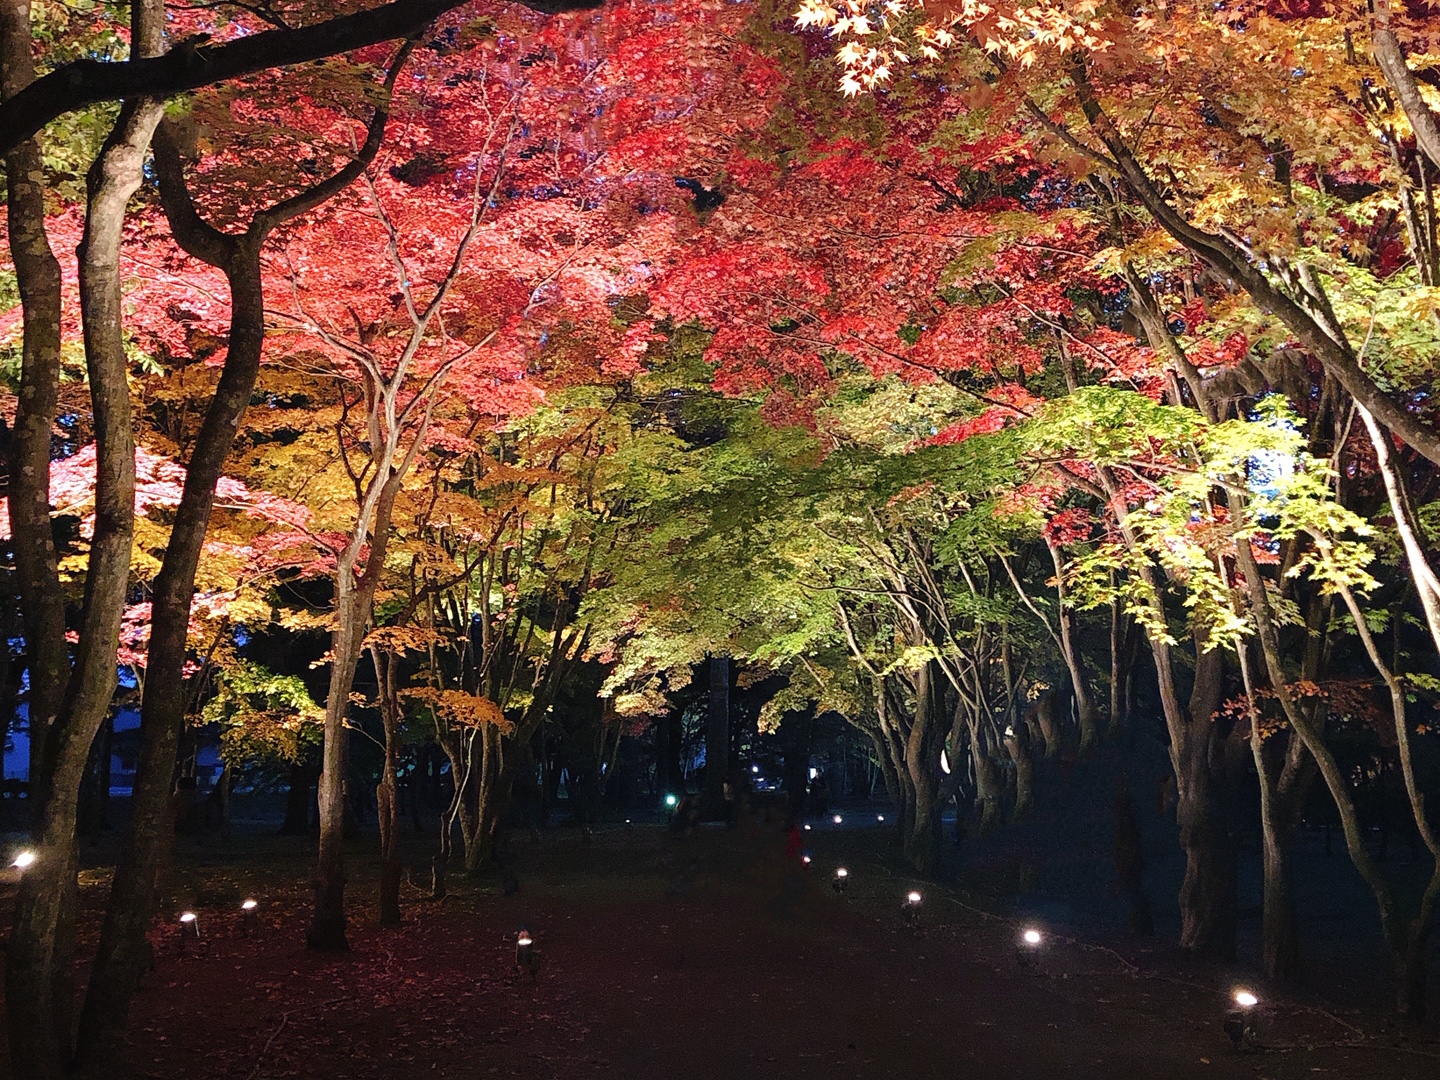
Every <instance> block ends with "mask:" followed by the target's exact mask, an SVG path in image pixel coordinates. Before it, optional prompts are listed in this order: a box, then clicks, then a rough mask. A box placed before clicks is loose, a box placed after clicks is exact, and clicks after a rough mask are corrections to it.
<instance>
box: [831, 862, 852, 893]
mask: <svg viewBox="0 0 1440 1080" xmlns="http://www.w3.org/2000/svg"><path fill="white" fill-rule="evenodd" d="M830 884H831V885H832V886H833V887H834V889H835V891H836V892H837V893H839V894H840V895H841V896H844V895H845V890H846V889H847V888H848V887H849V885H850V871H849V870H846V869H845V867H843V866H842V867H839V868H838V869H837V870H836V871H835V877H834V879H833V880H832V881H831V882H830Z"/></svg>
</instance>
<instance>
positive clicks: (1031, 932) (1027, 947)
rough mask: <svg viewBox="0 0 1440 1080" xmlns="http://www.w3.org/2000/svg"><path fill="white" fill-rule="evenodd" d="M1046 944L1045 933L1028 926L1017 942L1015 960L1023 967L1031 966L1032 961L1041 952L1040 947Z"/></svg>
mask: <svg viewBox="0 0 1440 1080" xmlns="http://www.w3.org/2000/svg"><path fill="white" fill-rule="evenodd" d="M1044 944H1045V935H1044V934H1042V933H1040V931H1039V930H1036V929H1035V928H1034V927H1033V926H1031V927H1027V928H1026V929H1025V930H1024V931H1023V932H1022V933H1021V935H1020V938H1019V940H1018V941H1016V942H1015V962H1016V963H1017V964H1019V965H1020V966H1021V967H1029V966H1030V962H1031V961H1032V960H1034V959H1035V957H1036V956H1038V955H1039V953H1040V947H1041V946H1042V945H1044Z"/></svg>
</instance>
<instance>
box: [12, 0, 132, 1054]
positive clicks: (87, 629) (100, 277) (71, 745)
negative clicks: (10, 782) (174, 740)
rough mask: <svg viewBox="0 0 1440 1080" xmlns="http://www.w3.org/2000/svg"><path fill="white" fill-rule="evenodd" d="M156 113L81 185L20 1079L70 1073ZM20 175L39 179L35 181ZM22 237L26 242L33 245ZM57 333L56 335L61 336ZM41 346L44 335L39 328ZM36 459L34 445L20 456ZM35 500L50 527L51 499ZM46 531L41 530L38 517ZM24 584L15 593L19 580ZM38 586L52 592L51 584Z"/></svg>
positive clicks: (126, 126)
mask: <svg viewBox="0 0 1440 1080" xmlns="http://www.w3.org/2000/svg"><path fill="white" fill-rule="evenodd" d="M157 5H158V0H154V2H153V3H146V4H144V5H141V4H137V5H136V6H135V8H134V10H133V12H132V17H133V20H134V26H133V32H134V36H135V39H136V48H137V49H143V48H145V47H146V46H147V44H150V43H153V42H158V34H159V29H158V24H156V23H155V22H154V14H155V11H156V9H157ZM22 15H26V16H28V5H23V6H21V5H13V4H12V5H10V6H9V7H7V18H6V51H7V53H8V52H9V51H10V50H11V49H12V48H13V47H16V46H17V45H18V44H19V42H17V40H16V38H17V30H18V29H19V28H18V27H17V26H16V25H15V24H14V20H15V19H17V18H18V17H20V16H22ZM25 30H26V32H25V34H24V38H23V39H22V41H23V40H25V39H28V25H27V27H26V28H25ZM159 117H160V106H159V105H158V104H156V103H152V102H147V101H141V102H131V103H127V104H126V105H125V106H124V107H123V108H122V109H121V113H120V117H119V119H118V120H117V121H116V124H115V127H114V128H113V130H112V131H111V132H110V135H109V136H108V137H107V139H106V141H105V144H104V146H103V147H102V149H101V151H100V154H99V156H98V157H97V159H96V161H95V163H94V165H93V166H92V167H91V170H90V173H89V175H88V177H87V189H88V190H87V207H86V221H85V231H84V235H83V237H82V240H81V244H80V249H79V251H78V259H79V264H80V304H81V322H82V327H83V331H84V338H85V361H86V370H87V374H88V376H89V382H90V395H91V402H92V406H93V410H94V425H95V444H96V488H95V517H94V521H95V523H94V530H93V533H92V535H91V540H90V554H89V558H88V565H87V574H86V579H85V599H84V606H83V609H82V614H81V626H80V639H79V644H78V646H77V649H76V658H75V664H74V667H73V669H72V670H71V672H70V678H69V682H68V685H67V687H66V691H65V698H64V703H63V704H62V706H61V709H60V713H59V715H58V716H57V718H56V719H55V721H54V722H53V724H52V725H51V728H50V730H49V731H48V732H47V733H46V735H45V746H44V750H43V755H42V759H41V768H40V770H39V772H38V773H37V774H34V776H33V777H32V779H38V781H39V795H40V798H39V800H38V803H37V805H38V807H39V813H40V817H41V825H40V833H39V837H38V842H37V844H36V854H37V862H36V865H35V866H34V867H32V868H31V870H30V871H29V872H27V873H26V874H25V876H24V877H23V878H22V879H21V882H20V888H19V894H18V896H17V898H16V904H15V921H14V924H13V929H12V931H11V939H10V947H9V949H8V952H7V962H6V999H7V1018H8V1021H9V1027H10V1042H11V1057H12V1066H13V1067H14V1069H15V1070H16V1072H17V1074H18V1075H21V1076H26V1077H27V1078H28V1077H33V1078H34V1080H48V1078H50V1077H58V1076H59V1075H60V1074H61V1073H62V1071H63V1070H64V1069H65V1068H66V1067H67V1065H68V1064H69V1061H70V1057H71V1053H72V1049H73V1037H72V1026H71V1017H72V1010H73V971H74V945H75V928H74V917H75V909H76V898H77V888H78V885H77V881H76V868H77V854H76V839H75V832H76V825H77V813H78V802H79V793H80V784H81V781H82V779H83V776H84V772H85V766H86V764H87V762H88V760H89V756H90V747H91V744H92V743H93V742H94V738H95V734H96V732H97V731H98V730H99V727H100V724H101V723H102V722H103V720H104V718H105V715H106V713H107V711H108V709H109V706H110V700H111V697H112V696H113V693H114V689H115V682H116V668H115V653H116V649H117V647H118V644H119V635H120V619H121V615H122V613H123V610H124V604H125V593H126V589H127V587H128V585H129V580H130V549H131V542H132V537H133V534H134V517H135V448H134V442H133V436H132V433H131V425H130V388H129V384H128V378H127V376H128V371H127V368H128V364H127V360H126V356H125V339H124V327H123V322H122V318H123V310H122V300H121V282H120V272H119V259H120V242H121V230H122V228H123V225H124V221H125V211H126V207H127V204H128V202H129V199H130V197H131V196H132V195H133V194H134V193H135V191H136V190H137V189H138V187H139V185H140V179H141V166H142V163H143V158H144V154H145V149H146V147H147V146H148V145H149V141H150V135H151V132H152V131H153V130H154V127H155V124H156V122H157V121H158V120H159ZM22 156H23V155H22ZM32 164H33V162H32ZM29 179H31V180H32V181H34V182H36V183H38V182H39V176H38V174H34V175H32V176H31V177H30V178H29ZM29 239H30V241H31V242H32V244H33V242H34V240H35V237H34V236H33V235H32V236H31V237H30V238H29ZM32 254H33V252H32ZM55 330H56V332H57V334H58V326H57V327H56V328H55ZM44 336H46V337H48V331H47V333H46V334H45V335H44ZM37 358H38V357H37ZM57 358H58V357H57ZM38 375H39V373H38V372H37V376H38ZM58 377H59V372H58V370H56V371H55V372H54V373H53V374H51V375H50V376H49V378H50V379H52V380H58ZM36 419H37V420H38V417H37V418H36ZM27 428H28V422H27ZM36 434H38V430H37V431H36ZM47 444H48V439H47ZM35 449H38V447H30V448H29V450H30V451H33V450H35ZM46 449H47V451H48V445H47V448H46ZM26 464H29V462H28V460H26ZM23 467H24V465H22V468H23ZM47 487H48V479H47ZM38 496H39V492H38V490H37V491H35V492H33V493H31V494H30V495H29V496H28V497H29V499H30V500H31V501H30V502H29V504H28V506H27V509H33V510H36V511H38V510H39V509H40V507H41V504H40V503H39V502H38ZM45 500H46V502H45V507H46V509H47V518H48V491H47V492H46V493H45ZM27 524H29V522H27ZM35 524H37V525H38V522H36V523H35ZM44 528H45V530H46V532H47V533H48V530H49V524H48V520H47V521H46V523H45V525H44ZM15 539H16V544H17V546H18V545H21V544H24V543H25V541H26V537H25V536H24V535H23V533H22V532H20V531H18V530H17V532H16V534H15ZM42 558H43V556H42ZM21 584H22V589H23V588H24V587H25V586H26V582H24V581H23V580H22V583H21ZM45 589H46V591H48V583H47V585H46V587H45ZM62 625H63V623H62ZM37 869H38V870H39V872H38V873H37V872H35V871H36V870H37Z"/></svg>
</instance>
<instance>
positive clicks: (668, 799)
mask: <svg viewBox="0 0 1440 1080" xmlns="http://www.w3.org/2000/svg"><path fill="white" fill-rule="evenodd" d="M679 801H680V800H679V799H677V798H675V796H674V795H666V796H665V805H666V806H668V807H670V809H672V810H673V809H675V804H676V803H677V802H679Z"/></svg>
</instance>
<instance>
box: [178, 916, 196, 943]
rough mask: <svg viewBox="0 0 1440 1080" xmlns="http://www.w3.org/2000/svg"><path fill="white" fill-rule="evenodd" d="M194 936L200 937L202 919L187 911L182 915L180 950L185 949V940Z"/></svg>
mask: <svg viewBox="0 0 1440 1080" xmlns="http://www.w3.org/2000/svg"><path fill="white" fill-rule="evenodd" d="M192 934H193V935H194V936H195V937H196V938H197V939H198V938H199V937H200V918H199V916H197V915H196V914H195V913H194V912H193V911H186V912H183V913H182V914H181V915H180V948H181V949H182V950H183V949H184V948H185V939H186V938H188V937H190V936H191V935H192Z"/></svg>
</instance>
